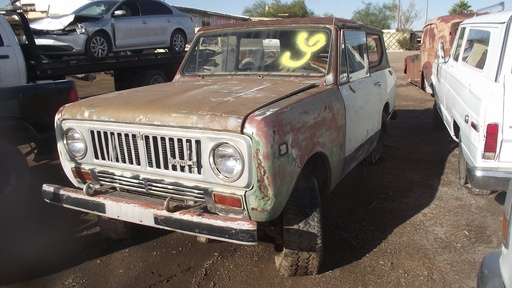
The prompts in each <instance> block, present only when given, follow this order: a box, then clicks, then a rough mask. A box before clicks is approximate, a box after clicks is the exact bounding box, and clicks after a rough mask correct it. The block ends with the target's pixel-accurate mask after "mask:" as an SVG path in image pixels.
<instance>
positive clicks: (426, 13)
mask: <svg viewBox="0 0 512 288" xmlns="http://www.w3.org/2000/svg"><path fill="white" fill-rule="evenodd" d="M427 22H428V0H427V5H426V6H425V24H427Z"/></svg>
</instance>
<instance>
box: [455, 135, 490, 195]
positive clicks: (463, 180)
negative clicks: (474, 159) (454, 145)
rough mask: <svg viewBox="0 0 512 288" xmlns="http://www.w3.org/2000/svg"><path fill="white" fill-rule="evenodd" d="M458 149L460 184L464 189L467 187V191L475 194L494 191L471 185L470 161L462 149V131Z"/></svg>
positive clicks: (485, 193)
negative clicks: (469, 177) (469, 174)
mask: <svg viewBox="0 0 512 288" xmlns="http://www.w3.org/2000/svg"><path fill="white" fill-rule="evenodd" d="M458 150H459V151H458V152H459V179H458V182H459V184H460V185H461V186H462V187H463V188H464V189H466V191H467V192H468V193H469V194H473V195H490V194H491V193H492V191H489V190H482V189H477V188H474V187H472V186H471V183H469V180H468V163H467V162H466V158H465V157H464V153H463V151H462V141H461V138H460V133H459V148H458Z"/></svg>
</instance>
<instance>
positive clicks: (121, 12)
mask: <svg viewBox="0 0 512 288" xmlns="http://www.w3.org/2000/svg"><path fill="white" fill-rule="evenodd" d="M125 15H126V11H124V10H116V11H114V17H122V16H125Z"/></svg>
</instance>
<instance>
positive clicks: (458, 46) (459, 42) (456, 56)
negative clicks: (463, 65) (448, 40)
mask: <svg viewBox="0 0 512 288" xmlns="http://www.w3.org/2000/svg"><path fill="white" fill-rule="evenodd" d="M465 34H466V27H462V28H461V29H460V32H459V38H457V43H456V46H455V53H454V54H453V61H459V55H460V49H461V47H462V40H464V35H465ZM445 45H446V44H445Z"/></svg>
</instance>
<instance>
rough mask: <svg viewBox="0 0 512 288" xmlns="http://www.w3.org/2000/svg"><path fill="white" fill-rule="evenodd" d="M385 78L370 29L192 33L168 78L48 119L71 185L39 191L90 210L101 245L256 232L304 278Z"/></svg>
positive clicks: (374, 114) (381, 106)
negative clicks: (328, 200) (131, 227)
mask: <svg viewBox="0 0 512 288" xmlns="http://www.w3.org/2000/svg"><path fill="white" fill-rule="evenodd" d="M395 84H396V75H395V73H394V72H393V70H392V69H391V68H390V66H389V62H388V58H387V54H386V49H385V46H384V40H383V37H382V32H381V31H380V30H379V29H377V28H375V27H373V26H368V25H364V24H362V23H359V22H354V21H350V20H344V19H333V18H304V19H281V20H272V21H259V22H243V23H232V24H226V25H220V26H212V27H205V28H203V29H202V30H201V31H200V32H199V33H198V34H197V36H196V38H195V40H194V42H193V43H192V45H191V47H190V49H189V51H188V53H187V55H186V56H185V59H184V61H183V63H182V65H181V67H180V69H179V71H178V74H177V75H176V79H175V80H174V81H173V82H172V83H165V84H159V85H153V86H147V87H143V88H136V89H132V90H126V91H121V92H114V93H110V94H106V95H102V96H97V97H91V98H89V99H85V100H82V101H80V102H77V103H75V104H72V105H67V106H65V107H63V108H62V109H61V110H60V111H59V112H58V114H57V116H56V130H57V135H58V136H57V139H58V143H59V145H58V148H59V153H60V158H61V162H62V166H63V169H64V171H65V173H66V174H67V176H68V177H69V179H70V180H71V181H72V182H73V184H74V185H75V186H77V187H79V189H76V188H68V187H62V186H57V185H52V184H45V185H43V189H42V190H43V195H44V198H45V199H46V201H48V202H50V203H54V204H57V205H62V206H65V207H69V208H73V209H77V210H81V211H86V212H91V213H94V214H97V215H99V216H100V217H98V218H99V226H100V228H101V230H102V231H103V233H105V234H106V235H107V236H111V237H115V235H117V236H119V235H120V234H124V232H126V231H127V230H125V228H126V226H125V225H128V224H127V223H128V222H131V223H137V224H142V225H147V226H152V227H158V228H163V229H169V230H174V231H179V232H183V233H187V234H192V235H196V236H198V237H201V238H203V239H204V238H210V239H217V240H223V241H228V242H234V243H240V244H256V243H257V240H258V237H257V235H258V233H257V232H258V231H259V232H267V233H268V234H269V235H270V236H272V237H273V238H274V239H275V243H276V250H277V253H276V265H277V267H278V269H279V271H280V272H281V273H282V274H285V275H288V276H293V275H306V274H315V273H318V268H319V265H320V261H321V258H322V251H323V241H324V240H323V238H322V227H323V224H322V214H321V199H322V197H321V196H322V195H325V194H327V193H329V192H330V191H331V190H332V189H333V188H334V187H335V185H336V183H338V181H339V180H340V179H341V178H342V177H343V176H344V175H346V174H347V173H348V172H349V171H350V170H351V169H352V168H354V167H355V166H356V165H357V164H358V163H360V162H361V161H363V160H365V161H368V162H376V161H377V160H378V159H379V158H380V155H381V153H382V149H383V144H384V142H383V141H384V136H385V135H386V130H387V128H386V127H387V126H386V123H387V121H388V120H389V119H390V118H394V115H395V113H394V108H395V98H396V85H395ZM113 219H115V220H113ZM119 220H122V221H119ZM109 223H110V224H109ZM114 223H115V224H114Z"/></svg>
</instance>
